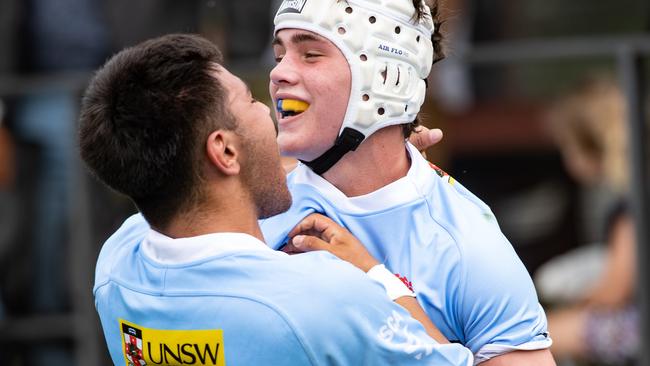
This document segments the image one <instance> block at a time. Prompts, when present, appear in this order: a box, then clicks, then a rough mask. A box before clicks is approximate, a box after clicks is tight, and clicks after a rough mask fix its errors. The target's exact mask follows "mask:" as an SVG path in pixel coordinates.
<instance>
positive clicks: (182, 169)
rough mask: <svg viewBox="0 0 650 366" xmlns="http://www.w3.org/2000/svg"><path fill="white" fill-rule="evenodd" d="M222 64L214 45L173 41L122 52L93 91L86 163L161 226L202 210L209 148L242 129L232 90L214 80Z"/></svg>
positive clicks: (84, 111) (83, 121) (88, 101)
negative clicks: (217, 134)
mask: <svg viewBox="0 0 650 366" xmlns="http://www.w3.org/2000/svg"><path fill="white" fill-rule="evenodd" d="M221 62H222V56H221V52H220V51H219V49H218V47H217V46H216V45H214V44H213V43H211V42H210V41H208V40H207V39H205V38H202V37H200V36H197V35H191V34H171V35H166V36H163V37H159V38H155V39H152V40H149V41H146V42H144V43H141V44H139V45H137V46H134V47H131V48H127V49H124V50H122V51H121V52H119V53H118V54H116V55H115V56H113V57H112V58H111V59H110V60H109V61H108V62H107V63H106V64H105V65H104V66H103V67H102V68H101V69H100V70H99V71H98V72H97V74H96V75H95V77H94V78H93V79H92V81H91V82H90V85H89V86H88V88H87V89H86V92H85V94H84V97H83V102H82V106H81V113H80V121H79V147H80V152H81V157H82V159H83V160H84V162H85V163H86V165H87V166H88V167H89V169H90V170H91V171H92V172H93V174H94V175H95V176H97V177H98V178H99V179H100V180H101V181H103V182H104V183H105V184H107V185H108V186H109V187H111V188H113V189H115V190H116V191H118V192H121V193H123V194H125V195H127V196H129V197H130V198H131V199H132V200H133V201H134V203H135V204H136V206H137V207H138V209H139V210H140V211H141V212H142V214H143V215H144V217H145V218H146V219H147V220H148V221H149V223H150V224H151V225H153V226H155V227H164V226H165V225H166V224H168V223H169V221H170V220H171V218H172V217H173V216H174V215H175V214H177V213H179V211H181V212H182V211H183V210H186V209H189V208H191V207H193V205H194V204H196V203H198V200H199V199H200V198H201V195H202V189H201V184H200V181H201V180H202V170H201V162H202V156H203V155H202V151H203V147H204V143H202V142H204V140H205V138H207V136H208V135H209V133H210V132H211V131H213V130H216V129H219V128H222V129H228V130H233V129H234V128H235V119H234V117H233V116H232V114H231V113H230V111H229V109H228V107H227V103H226V100H227V91H226V90H225V89H224V87H223V86H222V85H221V83H220V82H219V80H218V79H217V78H215V77H214V76H213V75H212V74H214V72H216V68H217V65H218V64H220V63H221Z"/></svg>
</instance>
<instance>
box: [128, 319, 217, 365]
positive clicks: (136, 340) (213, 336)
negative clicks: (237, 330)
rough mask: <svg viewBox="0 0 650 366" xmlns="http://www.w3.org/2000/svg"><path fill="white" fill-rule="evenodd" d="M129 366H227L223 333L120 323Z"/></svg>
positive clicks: (213, 330) (212, 330) (215, 330)
mask: <svg viewBox="0 0 650 366" xmlns="http://www.w3.org/2000/svg"><path fill="white" fill-rule="evenodd" d="M119 324H120V329H121V330H122V332H121V333H122V342H123V344H124V361H125V364H126V366H145V365H165V366H172V365H174V366H176V365H210V366H225V365H226V360H225V355H224V348H223V331H222V330H221V329H210V330H193V329H190V330H176V329H175V330H163V329H151V328H144V327H141V326H139V325H137V324H133V323H130V322H127V321H125V320H123V319H120V320H119Z"/></svg>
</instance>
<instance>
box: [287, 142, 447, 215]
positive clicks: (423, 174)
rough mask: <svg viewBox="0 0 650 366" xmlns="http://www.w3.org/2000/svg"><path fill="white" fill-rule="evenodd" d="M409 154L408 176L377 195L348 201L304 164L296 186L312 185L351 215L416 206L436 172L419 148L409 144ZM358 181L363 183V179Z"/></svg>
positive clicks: (372, 193) (297, 176)
mask: <svg viewBox="0 0 650 366" xmlns="http://www.w3.org/2000/svg"><path fill="white" fill-rule="evenodd" d="M406 150H407V152H408V153H409V155H410V156H411V167H410V168H409V171H408V173H406V176H404V177H402V178H400V179H398V180H396V181H394V182H392V183H390V184H388V185H386V186H384V187H381V188H379V189H378V190H376V191H374V192H370V193H368V194H365V195H362V196H356V197H347V196H346V195H345V194H344V193H343V192H341V191H340V190H339V189H338V188H336V187H335V186H334V185H332V184H331V183H330V182H328V181H327V180H325V179H324V178H323V177H321V176H320V175H318V174H315V173H314V172H313V171H312V170H311V169H309V168H308V167H307V166H306V165H304V164H300V165H298V167H297V168H296V169H295V171H294V173H293V174H295V176H294V183H295V184H308V185H311V186H313V187H315V188H316V189H318V191H319V192H320V193H321V194H322V195H323V197H324V198H326V199H328V200H330V201H331V202H332V203H333V204H335V205H336V207H337V208H338V209H339V210H341V211H344V212H347V213H351V214H362V213H368V212H373V211H379V210H384V209H388V208H391V207H395V206H399V205H402V204H406V203H410V202H413V201H414V200H416V199H418V198H420V197H423V195H424V194H425V193H426V192H430V190H431V187H432V185H433V184H435V182H436V180H435V179H431V178H430V177H431V173H432V169H431V167H430V165H429V162H428V161H427V160H426V159H424V157H422V155H421V154H420V152H419V151H418V150H417V149H416V148H415V146H413V145H411V144H410V143H408V142H407V143H406ZM358 179H363V177H359V178H358Z"/></svg>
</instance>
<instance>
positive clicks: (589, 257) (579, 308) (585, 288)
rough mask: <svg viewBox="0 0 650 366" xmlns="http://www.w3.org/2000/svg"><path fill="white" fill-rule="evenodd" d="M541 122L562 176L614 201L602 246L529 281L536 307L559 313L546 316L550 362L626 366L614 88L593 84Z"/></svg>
mask: <svg viewBox="0 0 650 366" xmlns="http://www.w3.org/2000/svg"><path fill="white" fill-rule="evenodd" d="M548 117H549V119H548V121H549V126H550V127H551V131H552V134H553V137H554V138H555V140H556V142H557V143H558V146H559V148H560V151H561V153H562V156H563V159H564V164H565V167H566V169H567V171H568V172H569V174H570V175H571V176H573V177H574V178H575V179H576V180H577V181H578V182H579V183H580V184H582V185H583V186H585V187H593V186H596V185H602V186H603V187H604V188H605V190H608V191H609V192H610V194H611V195H613V196H614V197H616V199H615V200H614V203H612V204H610V207H609V208H608V209H607V214H606V215H605V217H606V219H605V220H604V222H602V224H601V225H600V227H601V229H602V230H603V231H604V240H605V242H606V246H605V247H603V248H602V249H599V248H598V247H597V246H590V247H586V248H580V249H578V250H577V251H574V252H570V253H568V254H566V255H565V256H564V257H563V258H558V259H556V260H554V261H551V262H549V263H547V264H546V265H545V266H543V267H542V268H541V269H540V271H539V273H538V276H537V277H536V282H537V286H538V290H539V292H540V297H541V298H542V300H543V301H549V302H551V303H552V304H553V305H559V306H558V308H557V309H556V310H551V311H549V312H548V320H549V331H550V333H551V336H552V338H553V348H552V351H553V354H554V356H555V357H556V358H557V359H558V360H561V359H566V358H569V359H581V360H587V361H598V362H605V363H607V364H626V363H627V362H629V361H630V360H631V359H632V358H633V357H634V355H635V353H636V351H637V349H638V345H639V344H638V342H639V329H638V310H637V308H636V306H635V305H634V286H635V283H634V282H635V239H634V226H633V222H632V218H631V215H630V213H629V210H628V207H627V204H626V200H627V193H628V190H629V189H628V186H629V182H628V180H629V172H628V163H627V161H626V159H627V148H626V146H627V143H626V142H627V141H626V140H627V138H626V128H625V126H626V112H625V99H624V96H623V94H622V92H621V90H620V89H619V87H618V86H617V84H616V83H614V82H613V81H611V80H609V79H605V78H595V79H592V80H589V81H587V82H585V83H584V84H583V85H581V86H580V87H579V88H577V89H576V90H575V91H574V92H573V93H571V94H569V95H568V96H567V97H566V98H564V99H562V100H560V101H559V102H558V103H557V104H556V105H554V106H553V108H552V109H551V111H550V113H549V116H548ZM567 290H568V291H567Z"/></svg>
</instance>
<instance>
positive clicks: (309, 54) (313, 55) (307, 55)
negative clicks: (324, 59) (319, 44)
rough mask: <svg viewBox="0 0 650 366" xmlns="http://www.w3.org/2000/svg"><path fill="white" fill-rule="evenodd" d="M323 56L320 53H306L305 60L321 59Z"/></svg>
mask: <svg viewBox="0 0 650 366" xmlns="http://www.w3.org/2000/svg"><path fill="white" fill-rule="evenodd" d="M320 56H322V55H321V54H320V53H317V52H307V53H305V58H315V57H320Z"/></svg>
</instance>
